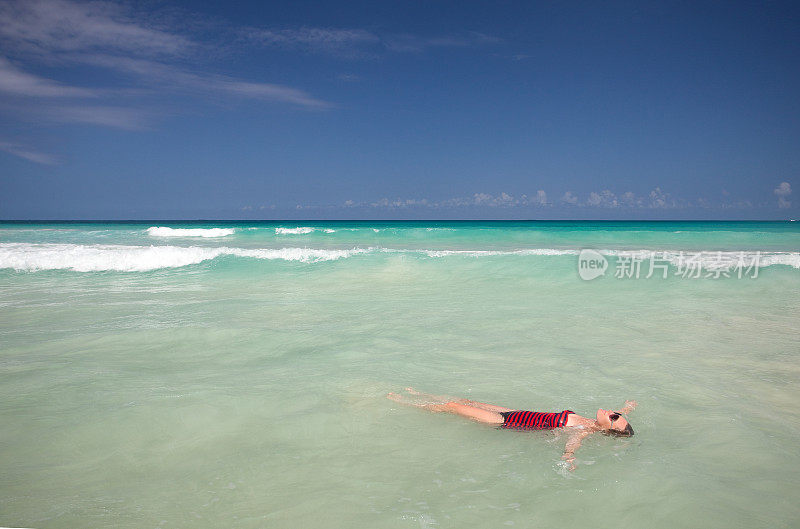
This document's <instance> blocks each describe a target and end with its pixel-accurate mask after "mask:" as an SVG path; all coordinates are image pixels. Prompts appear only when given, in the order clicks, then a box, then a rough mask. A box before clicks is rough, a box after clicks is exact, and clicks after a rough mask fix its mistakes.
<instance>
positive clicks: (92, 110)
mask: <svg viewBox="0 0 800 529" xmlns="http://www.w3.org/2000/svg"><path fill="white" fill-rule="evenodd" d="M48 114H49V117H50V119H52V120H53V121H57V122H62V123H86V124H89V125H100V126H103V127H111V128H116V129H123V130H145V129H148V128H150V123H151V122H152V119H151V116H150V115H149V113H146V112H143V111H142V110H141V109H136V108H126V107H115V106H80V105H75V106H65V107H57V108H53V109H51V110H50V111H49V112H48Z"/></svg>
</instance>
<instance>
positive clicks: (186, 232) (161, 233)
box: [147, 226, 236, 238]
mask: <svg viewBox="0 0 800 529" xmlns="http://www.w3.org/2000/svg"><path fill="white" fill-rule="evenodd" d="M235 231H236V230H234V229H233V228H167V227H166V226H151V227H149V228H147V234H148V235H150V236H151V237H206V238H208V237H225V236H227V235H233V233H234V232H235Z"/></svg>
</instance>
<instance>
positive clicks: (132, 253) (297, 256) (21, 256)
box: [0, 243, 369, 272]
mask: <svg viewBox="0 0 800 529" xmlns="http://www.w3.org/2000/svg"><path fill="white" fill-rule="evenodd" d="M367 251H369V250H364V249H358V248H354V249H352V250H323V249H314V248H277V249H269V248H264V249H247V248H227V247H217V248H203V247H198V246H190V247H181V246H121V245H101V244H97V245H80V244H26V243H4V244H0V269H2V268H13V269H15V270H20V271H37V270H74V271H76V272H99V271H107V270H113V271H120V272H146V271H149V270H157V269H160V268H178V267H182V266H188V265H193V264H198V263H202V262H203V261H208V260H211V259H216V258H217V257H220V256H226V255H232V256H236V257H248V258H253V259H282V260H285V261H300V262H305V263H313V262H319V261H331V260H336V259H342V258H346V257H350V256H351V255H355V254H358V253H364V252H367Z"/></svg>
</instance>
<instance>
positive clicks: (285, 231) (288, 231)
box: [275, 227, 314, 235]
mask: <svg viewBox="0 0 800 529" xmlns="http://www.w3.org/2000/svg"><path fill="white" fill-rule="evenodd" d="M312 231H314V228H307V227H299V228H275V235H302V234H304V233H311V232H312Z"/></svg>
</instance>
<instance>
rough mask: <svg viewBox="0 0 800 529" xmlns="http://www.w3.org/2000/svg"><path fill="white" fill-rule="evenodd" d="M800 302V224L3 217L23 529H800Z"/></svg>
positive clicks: (8, 394)
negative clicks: (492, 411)
mask: <svg viewBox="0 0 800 529" xmlns="http://www.w3.org/2000/svg"><path fill="white" fill-rule="evenodd" d="M582 249H594V250H596V251H597V252H598V254H597V255H599V256H600V259H605V260H606V262H607V268H606V270H605V274H604V275H600V276H599V277H596V278H594V279H592V280H584V279H582V278H581V275H580V274H579V252H580V251H581V250H582ZM651 252H656V253H655V254H653V253H651ZM651 266H653V269H652V272H653V273H652V274H650V272H651ZM648 275H650V277H649V278H648V277H647V276H648ZM665 275H666V277H664V276H665ZM637 276H638V277H637ZM798 294H800V226H798V223H792V222H787V223H779V222H778V223H753V222H747V223H705V222H697V223H693V222H658V223H633V222H621V223H613V222H607V223H583V222H447V223H437V222H407V223H403V222H305V221H304V222H280V223H278V222H275V223H267V222H230V223H211V222H208V223H202V222H192V223H179V222H158V223H154V222H150V223H141V224H134V223H75V224H68V223H56V224H32V223H3V224H0V526H22V527H41V528H46V527H131V528H134V527H135V528H140V527H154V528H156V527H158V528H160V527H165V528H166V527H287V528H289V527H291V528H294V527H321V528H338V527H342V528H345V527H353V528H355V527H369V528H405V527H409V528H418V527H422V528H426V527H441V528H444V527H457V528H465V527H475V528H483V527H553V526H566V527H575V526H582V525H589V526H593V527H649V528H661V527H664V528H674V527H704V528H716V527H718V528H731V527H742V528H744V527H746V528H753V527H770V528H772V527H796V526H797V525H798V524H800V504H798V502H797V490H798V489H800V449H799V448H800V442H798V438H799V437H800V406H798V403H799V402H800V389H799V386H798V384H799V383H800V361H799V360H800V330H798V328H799V327H800V326H799V325H798V323H800V308H798V301H797V300H798ZM410 385H413V386H415V387H417V388H419V389H420V390H422V391H426V392H430V393H438V394H448V395H454V396H457V397H461V396H463V397H469V398H472V399H476V400H482V401H486V402H492V403H496V404H500V405H504V406H508V407H513V408H522V409H534V410H542V411H560V410H562V409H565V408H568V409H572V410H575V411H576V412H578V413H580V414H583V415H589V416H592V415H593V414H594V412H595V411H596V409H597V408H598V407H604V408H608V407H618V406H621V404H622V403H623V402H624V401H625V400H626V399H635V400H637V401H638V403H639V407H638V408H637V410H636V411H635V412H634V413H633V414H632V415H631V417H630V421H631V424H632V425H633V427H634V428H635V430H636V435H635V436H634V437H633V438H630V439H618V438H610V437H605V436H592V437H591V438H589V439H588V440H587V441H585V442H584V446H583V447H582V448H581V449H580V451H579V452H578V454H577V456H578V461H577V462H578V468H577V470H576V471H575V472H569V471H567V470H566V469H565V468H564V466H563V465H562V462H561V460H560V456H561V453H562V450H563V447H564V442H565V440H566V438H565V435H564V433H563V432H558V431H556V432H513V431H504V430H498V429H495V428H491V427H487V426H485V425H481V424H477V423H473V422H470V421H468V420H465V419H462V418H459V417H455V416H450V415H443V414H431V413H428V412H425V411H423V410H419V409H417V408H413V407H406V406H402V405H399V404H397V403H395V402H391V401H389V400H387V399H386V398H385V394H386V393H387V392H389V391H401V390H402V389H403V388H404V387H406V386H410Z"/></svg>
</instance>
